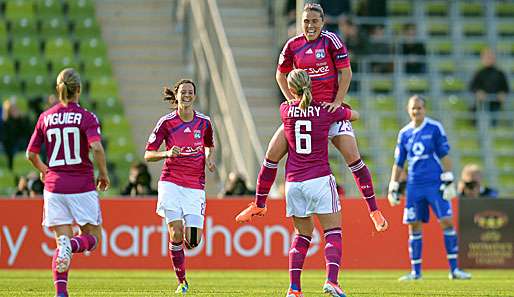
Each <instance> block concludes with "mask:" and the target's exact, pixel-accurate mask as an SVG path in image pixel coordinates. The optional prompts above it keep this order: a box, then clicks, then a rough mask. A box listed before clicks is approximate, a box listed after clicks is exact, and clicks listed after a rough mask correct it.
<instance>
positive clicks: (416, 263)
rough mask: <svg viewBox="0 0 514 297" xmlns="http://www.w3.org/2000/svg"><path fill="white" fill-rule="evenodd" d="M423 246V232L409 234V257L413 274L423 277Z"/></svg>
mask: <svg viewBox="0 0 514 297" xmlns="http://www.w3.org/2000/svg"><path fill="white" fill-rule="evenodd" d="M422 246H423V237H422V235H421V232H413V233H412V234H409V256H410V264H411V266H412V273H415V274H416V275H421V248H422Z"/></svg>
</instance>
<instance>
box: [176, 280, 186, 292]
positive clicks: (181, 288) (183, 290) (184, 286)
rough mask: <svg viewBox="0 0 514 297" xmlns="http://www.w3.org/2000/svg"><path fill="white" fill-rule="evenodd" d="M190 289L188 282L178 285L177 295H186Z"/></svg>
mask: <svg viewBox="0 0 514 297" xmlns="http://www.w3.org/2000/svg"><path fill="white" fill-rule="evenodd" d="M188 289H189V285H188V284H187V281H183V282H181V283H180V284H178V287H177V289H176V290H175V294H182V295H186V293H187V290H188Z"/></svg>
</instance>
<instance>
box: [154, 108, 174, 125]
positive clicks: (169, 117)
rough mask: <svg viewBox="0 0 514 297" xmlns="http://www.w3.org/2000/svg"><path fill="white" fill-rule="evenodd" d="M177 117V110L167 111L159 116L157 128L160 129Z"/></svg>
mask: <svg viewBox="0 0 514 297" xmlns="http://www.w3.org/2000/svg"><path fill="white" fill-rule="evenodd" d="M175 118H177V112H176V111H172V112H170V113H167V114H165V115H163V116H162V117H160V118H159V120H158V121H157V124H156V125H155V129H159V127H161V126H162V125H163V124H164V123H165V122H168V121H171V120H173V119H175Z"/></svg>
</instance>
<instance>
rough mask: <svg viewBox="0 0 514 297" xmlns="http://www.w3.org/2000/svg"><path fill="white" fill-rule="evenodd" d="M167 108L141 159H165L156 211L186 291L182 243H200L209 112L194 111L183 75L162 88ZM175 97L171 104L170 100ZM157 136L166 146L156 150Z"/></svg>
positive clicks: (190, 85)
mask: <svg viewBox="0 0 514 297" xmlns="http://www.w3.org/2000/svg"><path fill="white" fill-rule="evenodd" d="M164 100H169V101H170V104H171V109H172V112H171V113H169V114H167V115H165V116H163V117H161V119H160V120H159V121H158V122H157V125H156V126H155V129H154V130H153V132H152V134H150V137H149V138H148V143H147V145H146V152H145V160H146V161H149V162H156V161H160V160H163V159H164V160H165V161H164V165H163V167H162V174H161V178H160V180H159V184H158V200H157V214H159V215H160V216H161V217H163V218H165V220H166V223H167V224H168V230H169V235H170V244H169V250H170V257H171V260H172V263H173V266H174V268H175V274H176V276H177V280H178V283H179V284H178V287H177V290H176V291H175V293H182V294H185V293H186V292H187V290H188V289H189V285H188V283H187V281H186V268H185V255H184V249H183V245H185V246H186V247H187V248H194V247H196V246H198V244H200V239H201V237H202V230H203V224H204V215H205V191H204V188H205V166H207V168H209V170H210V171H211V172H213V171H214V169H215V168H216V163H215V150H214V137H213V128H212V124H211V121H210V119H209V117H207V116H205V115H203V114H201V113H199V112H197V111H195V110H194V109H193V104H194V102H195V100H196V86H195V84H194V82H193V81H191V80H187V79H182V80H180V81H178V82H177V83H176V84H175V86H174V88H173V90H171V89H169V88H165V90H164ZM174 100H176V101H177V103H178V106H177V109H176V110H173V101H174ZM162 142H165V144H166V150H164V151H159V147H160V146H161V144H162Z"/></svg>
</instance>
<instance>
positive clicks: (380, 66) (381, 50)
mask: <svg viewBox="0 0 514 297" xmlns="http://www.w3.org/2000/svg"><path fill="white" fill-rule="evenodd" d="M369 37H370V44H369V48H370V52H369V54H371V55H379V56H380V57H378V58H377V61H376V62H372V63H371V65H370V66H371V72H375V73H391V72H393V68H394V66H393V62H392V60H391V59H392V58H390V57H388V56H389V55H391V53H392V51H391V44H390V43H389V42H388V40H387V39H386V37H385V27H384V26H381V25H378V26H375V27H374V28H373V29H372V30H371V33H370V36H369Z"/></svg>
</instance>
